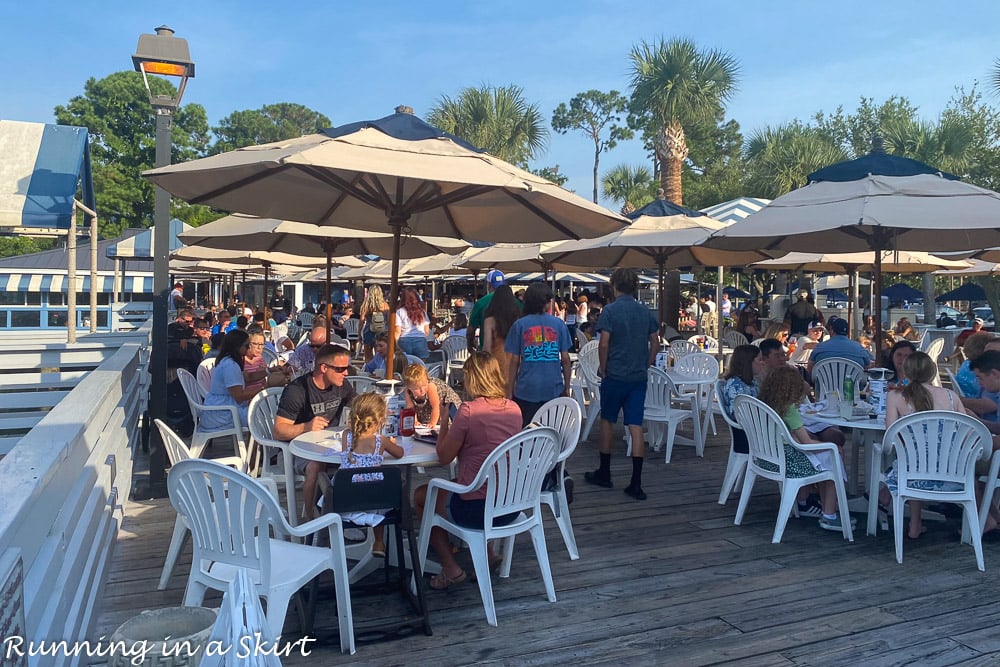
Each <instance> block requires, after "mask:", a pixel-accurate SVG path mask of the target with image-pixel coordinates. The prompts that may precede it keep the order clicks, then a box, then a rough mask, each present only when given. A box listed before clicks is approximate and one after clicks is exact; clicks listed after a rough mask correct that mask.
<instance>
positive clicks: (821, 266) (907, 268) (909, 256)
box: [751, 250, 969, 334]
mask: <svg viewBox="0 0 1000 667" xmlns="http://www.w3.org/2000/svg"><path fill="white" fill-rule="evenodd" d="M879 253H880V254H881V260H882V261H881V264H882V270H883V271H889V272H891V273H932V272H934V271H937V270H938V269H944V268H950V269H963V268H968V266H969V263H968V262H965V261H956V260H948V259H942V258H940V257H936V256H934V255H931V254H929V253H926V252H908V251H905V250H895V251H893V250H882V251H879ZM875 255H876V252H875V251H871V250H870V251H867V252H850V253H812V252H790V253H788V254H787V255H784V256H783V257H780V258H779V259H768V260H764V261H760V262H755V263H753V264H752V265H751V266H752V267H753V268H755V269H769V270H771V271H813V272H844V273H846V274H847V276H848V278H849V281H848V289H849V290H850V291H849V294H850V296H851V299H850V301H849V302H848V308H847V321H848V322H850V323H851V327H852V328H853V327H854V324H855V322H854V309H855V307H856V306H857V302H858V279H857V275H858V273H860V272H862V271H863V272H865V273H870V272H873V271H875ZM852 334H853V332H852Z"/></svg>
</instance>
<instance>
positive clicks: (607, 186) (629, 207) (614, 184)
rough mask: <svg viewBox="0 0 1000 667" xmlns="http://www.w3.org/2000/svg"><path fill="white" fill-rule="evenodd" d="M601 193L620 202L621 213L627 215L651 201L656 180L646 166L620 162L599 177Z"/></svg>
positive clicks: (654, 194)
mask: <svg viewBox="0 0 1000 667" xmlns="http://www.w3.org/2000/svg"><path fill="white" fill-rule="evenodd" d="M601 193H602V194H603V195H604V197H605V198H607V199H610V200H611V201H613V202H615V203H616V204H621V212H622V215H628V214H629V213H631V212H632V211H635V210H636V209H640V208H642V207H643V206H645V205H646V204H648V203H649V202H651V201H653V197H655V196H656V181H654V180H653V174H652V172H650V171H649V169H647V168H646V167H643V166H634V165H628V164H620V165H618V166H616V167H614V168H613V169H611V170H610V171H608V172H606V173H605V174H604V176H603V177H602V178H601Z"/></svg>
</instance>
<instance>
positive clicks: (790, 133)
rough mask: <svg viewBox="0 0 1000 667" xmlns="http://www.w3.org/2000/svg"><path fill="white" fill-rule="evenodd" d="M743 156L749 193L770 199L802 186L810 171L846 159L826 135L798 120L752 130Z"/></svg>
mask: <svg viewBox="0 0 1000 667" xmlns="http://www.w3.org/2000/svg"><path fill="white" fill-rule="evenodd" d="M745 154H746V160H747V168H748V174H747V185H748V189H749V191H750V192H752V193H753V195H754V196H756V197H765V198H769V199H773V198H775V197H777V196H779V195H783V194H785V193H786V192H791V191H792V190H794V189H795V188H800V187H802V186H803V185H805V184H806V179H807V177H808V176H809V174H811V173H812V172H814V171H816V170H817V169H820V168H822V167H825V166H827V165H830V164H833V163H835V162H840V161H842V160H845V159H847V158H848V156H847V154H846V153H845V152H844V150H843V149H842V148H841V147H840V146H838V145H837V144H836V143H834V141H833V140H831V138H830V137H829V135H827V134H824V133H823V132H821V131H819V130H817V129H816V128H815V127H811V126H808V125H804V124H802V123H801V122H799V121H797V120H796V121H793V122H791V123H788V124H786V125H779V126H778V127H773V128H772V127H765V128H764V129H762V130H756V131H754V132H753V133H752V134H751V135H750V138H749V140H748V141H747V145H746V150H745Z"/></svg>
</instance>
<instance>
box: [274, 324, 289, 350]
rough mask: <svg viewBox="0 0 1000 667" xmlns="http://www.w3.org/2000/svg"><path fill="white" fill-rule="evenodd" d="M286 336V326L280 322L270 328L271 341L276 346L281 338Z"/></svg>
mask: <svg viewBox="0 0 1000 667" xmlns="http://www.w3.org/2000/svg"><path fill="white" fill-rule="evenodd" d="M287 335H288V325H287V324H285V323H284V322H282V323H281V324H275V325H274V326H273V327H271V341H272V342H273V343H274V344H275V345H277V343H278V341H279V340H281V337H282V336H287Z"/></svg>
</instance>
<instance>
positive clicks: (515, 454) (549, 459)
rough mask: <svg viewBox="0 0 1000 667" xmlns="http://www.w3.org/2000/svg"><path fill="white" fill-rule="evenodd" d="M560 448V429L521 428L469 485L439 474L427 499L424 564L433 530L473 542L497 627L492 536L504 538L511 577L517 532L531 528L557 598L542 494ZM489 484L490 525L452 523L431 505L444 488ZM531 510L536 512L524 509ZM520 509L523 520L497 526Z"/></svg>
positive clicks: (548, 587)
mask: <svg viewBox="0 0 1000 667" xmlns="http://www.w3.org/2000/svg"><path fill="white" fill-rule="evenodd" d="M558 452H559V435H558V434H557V433H556V431H555V429H552V428H549V427H546V426H541V427H538V428H532V429H528V430H526V431H521V432H520V433H517V434H515V435H513V436H511V437H510V438H508V439H507V440H505V441H504V442H503V443H501V444H500V445H499V446H498V447H497V448H496V449H494V450H493V451H492V452H491V453H490V455H489V456H487V457H486V460H485V461H483V465H482V467H481V468H480V469H479V474H477V475H476V478H475V479H474V480H472V482H470V483H469V484H468V485H466V486H463V485H461V484H458V483H457V482H451V481H448V480H444V479H440V478H435V479H432V480H431V481H430V483H429V484H428V485H427V502H426V505H425V507H427V508H428V510H427V511H425V512H424V518H423V521H421V524H420V546H419V551H420V566H421V570H422V571H426V567H425V565H426V561H427V549H428V547H429V546H430V536H431V530H432V529H433V528H435V527H438V528H442V529H444V530H446V531H447V532H449V533H451V534H452V535H455V536H456V537H458V538H460V539H462V540H464V541H465V542H466V544H468V545H469V552H470V554H471V555H472V563H473V566H474V567H475V572H476V580H477V581H478V582H479V593H480V595H481V596H482V599H483V608H484V609H485V611H486V620H487V621H488V622H489V624H490V625H492V626H496V624H497V615H496V609H495V608H494V605H493V587H492V584H491V581H490V563H489V547H488V546H487V542H488V540H493V539H502V540H504V541H505V543H504V554H503V565H502V566H501V568H500V576H501V577H509V576H510V562H511V558H512V556H513V554H514V536H515V535H517V534H519V533H524V532H530V533H531V542H532V545H533V546H534V548H535V556H536V557H537V559H538V566H539V568H540V569H541V571H542V580H543V581H544V582H545V593H546V597H547V598H548V600H549V602H555V601H556V589H555V586H554V585H553V583H552V571H551V570H550V568H549V555H548V551H546V547H545V529H544V528H543V526H542V513H541V507H540V499H541V493H542V483H543V482H544V481H545V475H546V473H548V471H549V470H550V469H551V468H552V466H553V465H554V464H555V462H556V457H557V455H558ZM483 486H485V487H486V508H485V512H484V528H482V529H476V528H465V527H463V526H459V525H458V524H455V523H452V522H451V521H449V520H448V519H446V518H445V517H443V516H441V515H439V514H438V513H437V512H434V511H433V510H431V509H430V508H433V507H435V506H436V503H437V495H438V492H439V491H451V492H452V493H469V492H470V491H475V490H476V489H480V488H482V487H483ZM525 511H530V516H529V515H526V514H525V513H524V512H525ZM514 513H517V514H518V516H517V519H515V520H514V521H513V522H512V523H509V524H507V525H506V526H494V525H493V518H494V517H498V516H503V515H505V514H514Z"/></svg>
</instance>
